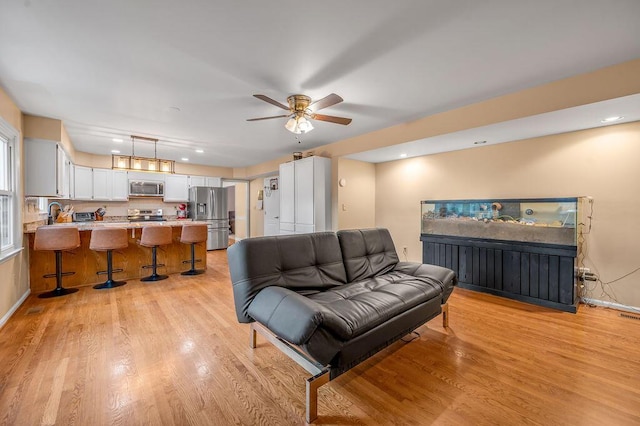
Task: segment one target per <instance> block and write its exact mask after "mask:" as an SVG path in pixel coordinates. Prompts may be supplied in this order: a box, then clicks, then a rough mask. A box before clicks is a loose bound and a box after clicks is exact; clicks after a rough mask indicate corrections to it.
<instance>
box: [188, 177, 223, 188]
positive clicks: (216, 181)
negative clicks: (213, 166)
mask: <svg viewBox="0 0 640 426" xmlns="http://www.w3.org/2000/svg"><path fill="white" fill-rule="evenodd" d="M192 186H214V187H216V188H219V187H221V186H222V178H221V177H209V176H189V187H192Z"/></svg>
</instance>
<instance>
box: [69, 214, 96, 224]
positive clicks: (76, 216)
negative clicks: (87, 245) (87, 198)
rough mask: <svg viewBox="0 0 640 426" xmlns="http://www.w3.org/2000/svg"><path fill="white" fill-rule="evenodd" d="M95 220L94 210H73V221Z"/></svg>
mask: <svg viewBox="0 0 640 426" xmlns="http://www.w3.org/2000/svg"><path fill="white" fill-rule="evenodd" d="M94 220H96V214H95V213H94V212H75V213H73V221H74V222H93V221H94Z"/></svg>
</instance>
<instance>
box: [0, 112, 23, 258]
mask: <svg viewBox="0 0 640 426" xmlns="http://www.w3.org/2000/svg"><path fill="white" fill-rule="evenodd" d="M17 141H18V132H17V131H16V130H15V129H14V128H13V127H11V126H10V125H9V124H8V123H7V122H5V121H4V120H2V118H0V261H1V260H3V259H6V258H8V257H10V256H12V255H13V254H15V253H17V252H18V251H19V250H20V249H22V230H21V224H20V219H21V218H20V210H19V205H20V197H19V194H18V176H19V171H18V164H19V163H18V159H19V158H20V157H19V153H18V148H19V147H18V142H17Z"/></svg>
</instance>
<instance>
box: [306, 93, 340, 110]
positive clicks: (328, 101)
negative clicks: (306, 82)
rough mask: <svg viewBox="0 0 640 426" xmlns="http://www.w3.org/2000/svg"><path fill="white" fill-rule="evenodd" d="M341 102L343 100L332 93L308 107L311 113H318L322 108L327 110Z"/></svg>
mask: <svg viewBox="0 0 640 426" xmlns="http://www.w3.org/2000/svg"><path fill="white" fill-rule="evenodd" d="M343 100H344V99H342V98H341V97H340V96H338V95H336V94H335V93H332V94H330V95H328V96H325V97H324V98H322V99H318V100H317V101H315V102H314V103H312V104H311V105H309V108H310V109H311V111H320V110H321V109H322V108H327V107H330V106H331V105H335V104H339V103H340V102H342V101H343Z"/></svg>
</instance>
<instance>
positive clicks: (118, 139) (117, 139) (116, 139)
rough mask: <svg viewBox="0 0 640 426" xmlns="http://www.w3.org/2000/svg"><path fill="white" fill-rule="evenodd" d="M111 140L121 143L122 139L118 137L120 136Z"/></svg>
mask: <svg viewBox="0 0 640 426" xmlns="http://www.w3.org/2000/svg"><path fill="white" fill-rule="evenodd" d="M111 140H112V141H114V142H116V143H121V142H122V139H120V138H113V139H111Z"/></svg>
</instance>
